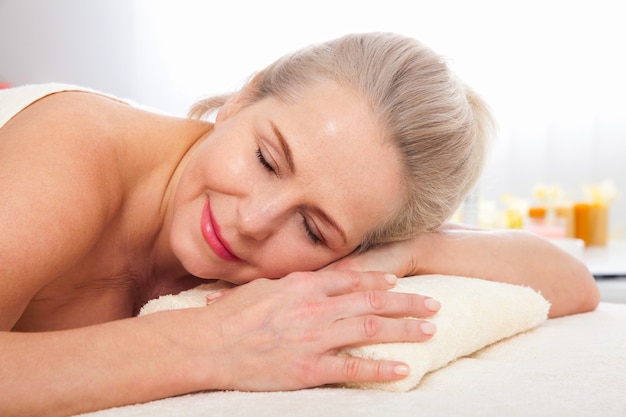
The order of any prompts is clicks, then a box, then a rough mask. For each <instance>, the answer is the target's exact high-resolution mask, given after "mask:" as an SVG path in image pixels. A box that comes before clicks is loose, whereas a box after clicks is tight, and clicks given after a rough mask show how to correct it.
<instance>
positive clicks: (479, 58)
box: [0, 0, 626, 235]
mask: <svg viewBox="0 0 626 417" xmlns="http://www.w3.org/2000/svg"><path fill="white" fill-rule="evenodd" d="M624 3H626V2H624V1H622V0H615V1H611V0H595V1H591V0H589V1H574V0H571V1H550V0H544V1H539V0H529V1H526V2H507V1H495V0H493V1H490V0H473V1H463V0H448V1H437V2H435V1H405V0H386V1H382V2H381V1H358V0H357V1H337V0H334V1H333V0H318V1H315V2H310V3H304V2H283V1H276V0H265V1H235V0H231V1H222V2H214V1H200V0H198V1H193V0H177V1H164V0H91V1H82V0H55V1H48V0H0V78H4V79H6V80H8V81H11V82H12V83H14V84H16V85H19V84H24V83H30V82H47V81H62V82H70V83H76V84H81V85H86V86H90V87H94V88H97V89H101V90H104V91H107V92H111V93H114V94H117V95H120V96H123V97H129V98H132V99H134V100H136V101H138V102H140V103H143V104H147V105H151V106H154V107H157V108H160V109H163V110H166V111H169V112H173V113H176V114H184V113H185V111H186V109H187V107H188V105H189V104H190V103H191V102H192V101H193V100H195V99H196V98H198V97H199V96H202V95H205V94H210V93H219V92H223V91H224V90H230V89H233V88H236V87H237V86H238V85H239V84H240V83H241V82H242V81H243V80H244V79H246V78H247V77H248V76H249V75H251V74H252V73H253V72H254V71H255V70H257V69H258V68H260V67H262V66H264V65H266V64H268V63H269V62H271V61H272V60H273V59H275V58H277V57H278V56H280V55H281V54H283V53H284V52H287V51H289V50H292V49H295V48H298V47H300V46H303V45H305V44H308V43H311V42H317V41H321V40H325V39H328V38H331V37H335V36H339V35H341V34H343V33H346V32H352V31H370V30H388V31H395V32H400V33H404V34H407V35H410V36H414V37H416V38H418V39H421V40H423V41H425V42H426V43H427V44H429V45H431V46H432V47H433V48H434V49H436V50H437V51H439V52H441V53H443V54H444V55H446V56H448V57H450V59H451V60H452V62H453V66H454V68H455V70H456V71H457V72H458V73H459V74H460V75H461V77H462V78H464V79H465V80H466V81H468V82H469V83H470V84H471V85H473V86H474V87H475V88H476V89H477V90H478V91H479V92H481V93H482V94H483V96H484V97H485V98H486V99H487V101H488V102H489V103H490V104H491V106H492V108H493V110H494V112H495V115H496V117H497V119H498V121H499V125H500V131H499V135H498V139H497V141H496V143H495V145H494V148H493V151H492V154H491V157H490V160H489V163H488V165H487V169H486V172H485V175H484V178H483V181H482V183H481V188H480V191H481V194H482V196H483V197H484V198H488V199H492V200H499V198H500V196H501V195H502V194H504V193H508V194H513V195H518V196H521V197H525V198H530V197H531V189H532V187H533V185H534V184H536V183H539V182H545V183H549V184H560V185H561V186H562V187H563V188H564V189H565V190H566V191H567V192H569V193H570V194H571V195H572V197H574V198H579V197H580V194H581V187H582V185H583V184H585V183H596V182H599V181H601V180H603V179H605V178H611V179H612V180H613V181H614V182H615V184H616V185H617V187H618V188H619V189H620V190H622V192H623V193H624V192H626V77H624V74H626V57H625V53H624V48H623V45H622V43H623V42H624V40H626V25H624V24H623V22H622V21H621V19H622V16H623V12H622V8H623V7H622V6H625V5H626V4H624ZM625 223H626V194H623V195H622V197H621V198H620V199H619V200H618V201H617V203H616V204H614V206H613V207H612V222H611V224H612V228H613V231H614V232H615V233H617V234H620V233H621V234H622V235H623V234H624V227H625V226H624V224H625Z"/></svg>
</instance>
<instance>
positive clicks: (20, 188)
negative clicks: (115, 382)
mask: <svg viewBox="0 0 626 417" xmlns="http://www.w3.org/2000/svg"><path fill="white" fill-rule="evenodd" d="M119 106H124V104H122V103H118V102H115V101H113V100H110V99H107V98H105V97H101V96H97V95H94V94H85V93H59V94H54V95H52V96H49V97H47V98H45V99H42V100H40V101H38V102H36V103H34V104H32V105H31V106H29V107H27V108H26V109H24V110H23V111H21V112H20V113H18V114H17V115H16V116H15V117H14V118H13V119H11V120H10V121H9V122H8V123H7V124H6V125H5V126H4V127H3V128H2V129H0V200H2V204H0V228H1V230H2V237H1V238H0V264H1V265H2V267H1V268H0V317H1V318H2V319H1V320H0V328H7V327H8V328H10V327H11V324H12V323H14V322H15V320H16V319H17V318H18V317H19V315H20V314H21V312H22V311H23V309H24V308H25V306H26V305H27V304H28V301H29V300H30V298H31V297H32V296H33V294H35V293H36V292H37V291H38V290H39V289H41V288H42V287H43V286H44V285H46V284H47V283H48V282H49V281H50V280H51V279H53V277H55V276H58V275H59V274H62V273H63V271H65V270H66V269H67V268H69V266H71V265H72V264H74V263H75V262H77V260H79V259H81V258H82V257H84V256H85V255H86V254H87V253H88V252H89V251H90V249H91V248H92V247H93V245H94V243H95V241H96V240H97V239H98V236H99V235H100V233H101V231H102V230H103V229H104V228H105V227H106V226H107V223H109V222H110V221H111V219H113V218H114V217H115V215H116V211H117V210H118V208H119V205H120V203H121V200H122V198H123V193H122V183H121V174H120V169H119V166H118V162H117V156H116V152H117V151H116V149H117V147H118V145H117V136H118V135H119V130H120V129H121V128H120V127H119V126H118V124H119V123H122V122H123V118H124V112H123V111H120V110H119Z"/></svg>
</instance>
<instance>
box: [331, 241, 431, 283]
mask: <svg viewBox="0 0 626 417" xmlns="http://www.w3.org/2000/svg"><path fill="white" fill-rule="evenodd" d="M418 239H424V236H420V237H416V238H413V239H410V240H406V241H402V242H396V243H391V244H389V245H385V246H381V247H377V248H374V249H370V250H368V251H367V252H364V253H360V254H352V255H348V256H346V257H344V258H342V259H340V260H338V261H336V262H333V263H332V264H330V265H328V266H326V267H325V268H323V269H324V270H331V271H342V270H351V271H386V272H388V273H391V274H395V275H396V276H399V277H407V276H410V275H416V274H417V273H418V260H417V254H418V252H419V250H418V249H417V242H418Z"/></svg>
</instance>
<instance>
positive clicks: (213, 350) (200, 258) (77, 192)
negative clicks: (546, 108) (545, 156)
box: [0, 34, 598, 415]
mask: <svg viewBox="0 0 626 417" xmlns="http://www.w3.org/2000/svg"><path fill="white" fill-rule="evenodd" d="M33 88H40V87H33ZM46 88H47V87H46ZM68 89H69V90H73V89H72V88H65V87H63V88H60V90H68ZM57 90H58V89H56V88H53V91H57ZM40 95H41V96H42V97H38V98H41V99H39V100H37V98H34V99H32V100H31V101H32V104H30V102H29V103H28V104H30V105H28V104H26V105H25V106H26V107H25V108H24V109H23V110H21V111H17V113H16V114H15V115H13V117H12V118H10V120H9V121H8V122H7V123H6V124H5V125H4V126H3V127H2V128H1V129H0V198H1V199H2V201H3V203H2V206H1V208H0V226H1V227H2V231H3V234H2V238H1V239H0V257H1V259H0V265H2V267H1V268H0V300H1V301H0V321H1V323H2V330H3V332H0V344H1V346H2V349H0V361H1V363H2V367H1V369H2V371H1V372H2V377H1V378H0V381H2V382H0V391H1V392H3V395H2V399H1V400H0V410H2V414H3V415H4V414H9V415H12V414H18V415H20V414H22V415H46V414H50V415H67V414H73V413H78V412H84V411H88V410H95V409H100V408H106V407H111V406H115V405H122V404H129V403H135V402H141V401H147V400H153V399H157V398H162V397H166V396H172V395H177V394H182V393H188V392H193V391H198V390H206V389H240V390H284V389H298V388H303V387H311V386H317V385H321V384H325V383H332V382H354V381H383V380H394V379H400V378H403V377H404V376H405V375H407V373H408V369H407V367H406V365H405V364H402V363H397V362H384V361H367V360H362V359H355V358H346V357H339V356H337V355H336V353H337V351H338V350H339V349H340V348H341V347H344V346H349V345H358V344H367V343H376V342H394V341H423V340H426V339H428V338H430V337H432V336H433V334H434V333H435V330H436V329H435V328H434V326H433V325H432V324H431V323H429V322H428V321H427V318H428V317H429V316H431V315H433V314H435V313H436V312H437V310H438V309H439V307H440V306H439V303H438V302H437V301H436V300H433V299H430V298H428V297H421V296H417V295H409V294H398V293H392V292H388V291H386V290H388V289H389V288H391V287H392V286H393V284H394V282H395V280H396V276H404V275H410V274H419V273H428V272H439V273H450V274H458V275H470V276H476V277H481V278H485V279H493V280H500V281H507V282H513V283H520V284H525V285H531V286H533V287H534V288H536V289H538V290H541V291H542V292H543V294H544V296H546V298H548V299H549V300H550V301H551V303H552V310H551V315H553V316H558V315H563V314H571V313H575V312H582V311H587V310H590V309H593V308H594V307H595V305H596V304H597V302H598V294H597V289H596V288H595V286H594V283H593V279H592V278H591V277H590V275H589V273H588V271H587V270H586V269H585V268H584V266H583V265H581V264H580V263H579V262H577V261H576V260H574V259H573V258H571V257H569V256H568V255H567V254H565V253H563V252H561V251H560V250H558V249H557V248H555V247H553V246H552V245H550V244H549V243H547V242H545V241H543V240H540V239H539V238H536V237H533V236H530V235H526V234H519V233H511V232H488V231H474V230H468V229H463V228H459V227H454V226H451V225H442V223H443V222H444V221H445V219H446V218H448V217H449V216H450V214H451V213H452V211H453V210H454V209H455V208H456V207H457V206H458V204H459V202H460V201H461V200H462V198H463V196H464V195H465V194H466V193H467V191H468V190H469V189H470V188H471V186H472V185H473V184H474V182H475V181H476V178H477V177H478V175H479V171H480V167H481V165H482V160H483V157H484V149H485V140H486V137H487V131H488V127H489V117H488V113H487V112H486V110H485V108H484V106H483V104H482V102H481V101H480V99H479V98H478V97H476V96H475V95H474V94H473V93H472V92H471V91H470V90H469V89H468V88H467V87H465V86H464V85H463V84H462V83H461V82H460V81H458V80H456V79H455V78H454V76H453V75H452V74H451V73H450V72H449V70H448V68H447V67H446V65H445V63H444V62H443V61H442V60H441V59H440V58H439V57H438V56H437V55H436V54H434V53H433V52H432V51H430V50H429V49H428V48H426V47H425V46H423V45H421V44H419V43H417V42H415V41H414V40H411V39H406V38H403V37H401V36H397V35H392V34H363V35H350V36H346V37H344V38H340V39H338V40H334V41H331V42H327V43H325V44H321V45H316V46H312V47H309V48H305V49H303V50H301V51H298V52H296V53H294V54H291V55H287V56H286V57H283V58H281V59H280V60H278V61H277V62H276V63H274V64H273V65H271V66H270V67H268V68H266V69H265V70H263V71H261V72H260V73H259V74H257V75H256V76H255V77H254V78H253V79H252V80H251V81H250V82H249V83H248V84H247V85H246V86H245V87H244V88H243V89H242V90H241V91H239V92H237V93H235V94H232V95H228V96H224V97H217V98H213V99H209V100H206V101H203V102H201V103H198V104H197V105H196V106H195V107H194V108H193V110H192V115H193V116H194V117H193V118H189V119H180V118H173V117H169V116H164V115H160V114H154V113H151V112H147V111H145V110H142V109H139V108H136V107H133V106H130V105H128V104H126V103H124V102H121V101H118V100H114V99H111V98H109V97H105V96H103V95H100V94H94V93H90V92H85V91H65V92H58V93H56V94H52V93H50V94H48V93H45V94H40ZM2 106H3V107H4V106H5V104H4V103H3V104H2ZM213 110H217V116H216V118H215V123H211V122H209V121H205V120H203V116H204V115H205V114H208V113H211V112H212V111H213ZM298 271H300V272H298ZM307 271H308V272H307ZM358 271H384V272H358ZM211 278H222V279H224V280H227V281H230V282H232V283H234V284H245V285H240V286H239V287H237V288H236V289H235V290H233V291H230V292H229V293H228V294H227V295H226V296H224V297H221V298H217V299H216V300H214V301H216V302H212V303H210V305H208V306H207V307H206V308H201V309H187V310H179V311H172V312H163V313H159V314H154V315H150V316H146V317H134V316H135V315H136V313H137V311H138V309H139V308H140V307H141V306H142V305H143V304H144V303H145V302H146V301H147V300H149V299H152V298H155V297H157V296H159V295H162V294H167V293H173V292H177V291H180V290H183V289H188V288H191V287H193V286H195V285H197V284H199V283H201V282H203V280H205V279H211ZM264 278H281V279H275V280H268V279H264ZM565 280H567V285H564V283H565ZM407 316H412V317H414V318H418V319H419V320H406V319H404V317H407Z"/></svg>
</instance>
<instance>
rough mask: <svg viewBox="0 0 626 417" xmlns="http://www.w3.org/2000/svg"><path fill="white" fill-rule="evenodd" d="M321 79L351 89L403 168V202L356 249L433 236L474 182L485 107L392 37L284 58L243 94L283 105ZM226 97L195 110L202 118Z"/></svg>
mask: <svg viewBox="0 0 626 417" xmlns="http://www.w3.org/2000/svg"><path fill="white" fill-rule="evenodd" d="M321 79H330V80H334V81H335V82H337V83H339V84H340V85H343V86H347V87H350V88H353V89H354V90H355V91H358V92H359V93H360V94H361V96H362V97H365V99H366V100H368V101H369V104H370V106H371V108H372V109H373V114H374V115H375V117H376V118H377V122H378V123H379V126H381V128H382V129H383V132H384V134H385V136H386V140H389V141H390V142H391V143H393V144H394V146H395V147H396V148H397V149H398V151H399V154H400V157H401V160H402V163H403V166H404V178H403V182H404V184H403V185H404V187H405V189H406V201H404V204H403V205H402V209H401V210H399V211H398V212H397V213H393V215H392V216H390V217H389V218H387V219H386V220H385V221H383V222H382V223H381V224H379V225H377V227H375V228H374V229H373V230H372V231H370V233H368V235H367V236H366V237H365V239H364V241H363V242H362V244H361V245H360V247H359V249H360V250H366V249H368V248H370V247H373V246H378V245H382V244H385V243H390V242H394V241H399V240H404V239H407V238H410V237H413V236H416V235H418V234H420V233H422V232H424V231H430V230H435V229H436V228H438V227H439V226H440V225H441V224H442V223H443V222H444V221H445V220H446V219H448V218H449V217H450V216H451V215H452V213H453V212H454V210H455V209H456V208H457V207H458V206H459V205H460V203H461V202H462V201H463V199H464V197H465V196H466V195H467V193H468V192H469V191H470V190H471V188H472V187H473V186H474V184H475V183H476V182H477V180H478V177H479V176H480V173H481V169H482V166H483V162H484V158H485V153H486V148H487V143H488V137H489V133H490V131H491V128H492V127H493V123H492V119H491V116H490V114H489V111H488V110H487V107H486V105H485V103H484V102H483V101H482V100H481V99H480V97H478V96H477V95H476V94H475V93H474V91H472V90H471V89H470V88H469V87H468V86H467V85H465V84H464V83H463V82H461V81H460V80H459V79H458V78H457V77H456V76H455V75H454V74H453V73H452V71H451V70H450V69H449V67H448V65H447V64H446V62H445V60H444V59H443V58H442V57H441V56H439V55H438V54H436V53H435V52H433V51H432V50H431V49H430V48H428V47H427V46H425V45H424V44H422V43H420V42H418V41H416V40H415V39H411V38H407V37H404V36H402V35H397V34H392V33H365V34H350V35H347V36H344V37H341V38H338V39H335V40H331V41H328V42H325V43H321V44H316V45H311V46H309V47H306V48H303V49H301V50H298V51H296V52H294V53H291V54H288V55H285V56H283V57H282V58H280V59H278V60H277V61H275V62H274V63H273V64H271V65H270V66H268V67H267V68H265V69H264V70H262V71H260V72H259V73H257V74H256V75H255V76H254V77H253V78H252V80H251V81H250V82H249V83H248V85H247V86H246V87H244V90H243V91H246V94H247V96H246V100H248V101H249V102H250V103H252V102H254V101H257V100H260V99H262V98H263V97H267V96H275V97H279V98H281V99H284V100H290V99H291V98H293V97H295V95H296V94H297V92H298V91H301V89H302V88H305V87H307V86H311V85H313V84H315V83H316V82H318V81H319V80H321ZM229 97H230V95H223V96H217V97H211V98H208V99H205V100H202V101H200V102H198V103H196V104H195V105H194V106H193V107H192V109H191V111H190V116H191V117H195V118H201V117H204V116H206V115H208V114H210V113H211V112H212V111H214V110H216V109H217V108H219V107H220V106H222V105H223V104H224V103H225V102H226V101H227V100H228V98H229Z"/></svg>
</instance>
